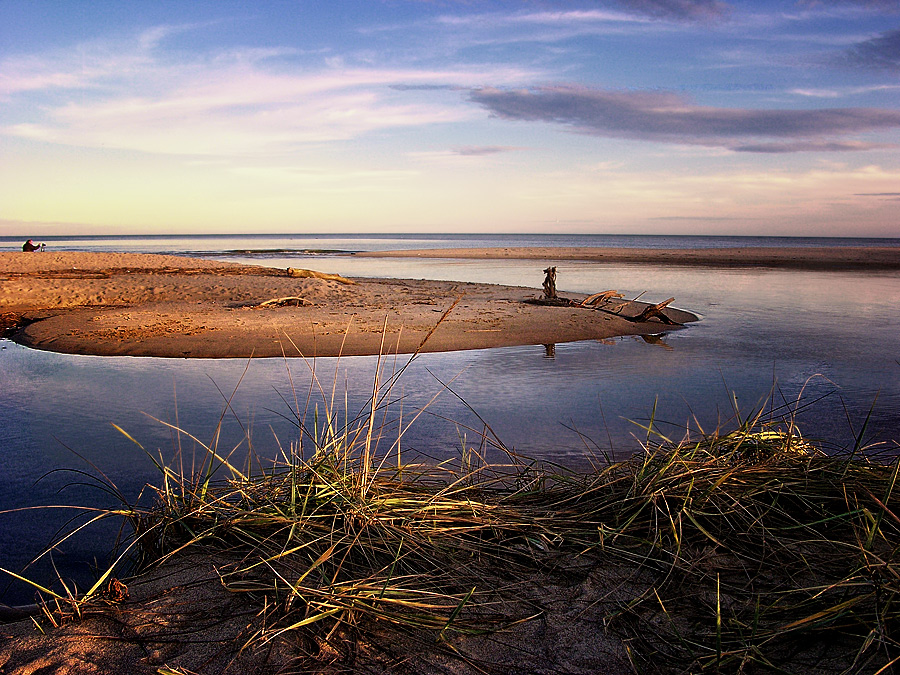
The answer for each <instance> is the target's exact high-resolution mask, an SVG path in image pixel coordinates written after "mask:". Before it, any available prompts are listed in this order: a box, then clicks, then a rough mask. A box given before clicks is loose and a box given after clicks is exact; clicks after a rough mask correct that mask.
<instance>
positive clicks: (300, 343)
mask: <svg viewBox="0 0 900 675" xmlns="http://www.w3.org/2000/svg"><path fill="white" fill-rule="evenodd" d="M320 276H323V277H325V278H316V276H313V277H312V278H297V277H296V276H291V275H290V274H289V273H288V271H287V270H284V269H276V268H271V267H260V266H256V265H244V264H238V263H226V262H219V261H215V260H209V259H195V258H189V257H182V256H163V255H155V254H137V253H78V252H63V253H51V252H44V253H0V314H2V315H5V316H7V317H13V319H11V320H10V319H7V323H9V322H10V321H14V322H15V323H16V326H15V328H14V330H13V331H12V333H11V335H9V337H11V339H13V340H14V341H15V342H17V343H19V344H22V345H25V346H28V347H33V348H36V349H44V350H49V351H56V352H63V353H71V354H94V355H103V356H123V355H129V356H161V357H178V358H184V357H190V358H249V357H251V356H253V357H282V356H306V357H316V356H322V357H326V356H339V355H347V356H354V355H376V354H379V353H413V352H416V351H424V352H438V351H457V350H465V349H483V348H491V347H506V346H515V345H537V344H545V345H548V344H556V343H563V342H574V341H580V340H600V339H606V338H611V337H617V336H622V335H650V334H656V333H659V332H662V331H668V330H672V329H673V326H669V325H666V324H664V323H662V322H660V321H659V320H657V319H652V320H649V321H644V322H640V323H635V322H632V321H630V320H629V318H628V317H635V316H637V315H639V314H640V313H641V312H642V311H643V309H644V308H646V307H647V306H648V303H646V302H625V301H623V300H622V299H610V300H609V301H607V302H605V303H601V304H600V305H598V306H597V307H596V308H582V307H572V306H566V307H555V306H554V307H550V306H541V305H536V304H530V303H529V302H528V301H529V300H534V299H535V298H538V297H540V296H541V295H542V291H541V290H540V289H538V288H526V287H520V286H499V285H490V284H473V283H461V282H447V281H428V280H410V279H353V280H343V281H340V280H338V279H335V278H333V276H334V275H327V274H324V275H320ZM540 276H541V275H540V272H539V271H538V272H537V273H536V281H540ZM344 282H349V283H344ZM597 290H598V291H605V290H607V289H597ZM674 293H676V294H677V289H674ZM563 297H566V298H569V299H571V300H573V301H580V300H582V299H584V298H585V297H586V295H585V294H575V293H565V294H563ZM277 300H290V302H289V303H287V304H286V305H284V306H281V305H279V304H277V303H276V304H270V303H272V302H273V301H277ZM659 300H663V298H654V299H653V301H654V302H656V301H659ZM282 304H283V303H282ZM665 313H666V315H667V316H668V317H669V318H670V319H672V320H674V321H676V322H678V323H679V324H685V323H688V322H692V321H696V320H697V317H696V316H695V315H694V314H691V313H690V312H687V311H683V310H678V309H674V308H671V307H669V308H666V310H665Z"/></svg>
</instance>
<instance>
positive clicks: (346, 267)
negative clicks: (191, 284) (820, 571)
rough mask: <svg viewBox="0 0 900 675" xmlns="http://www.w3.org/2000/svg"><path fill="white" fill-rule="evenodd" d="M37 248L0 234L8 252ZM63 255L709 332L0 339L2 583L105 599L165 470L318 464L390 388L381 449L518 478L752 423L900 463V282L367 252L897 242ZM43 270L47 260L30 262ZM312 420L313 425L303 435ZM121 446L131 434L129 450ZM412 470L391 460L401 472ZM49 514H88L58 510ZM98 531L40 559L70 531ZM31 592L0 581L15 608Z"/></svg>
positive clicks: (165, 248) (570, 240)
mask: <svg viewBox="0 0 900 675" xmlns="http://www.w3.org/2000/svg"><path fill="white" fill-rule="evenodd" d="M22 241H23V239H21V238H18V237H17V238H11V237H0V251H3V250H20V249H21V245H22ZM36 241H39V242H41V241H42V242H44V243H46V245H47V248H48V250H50V251H127V252H140V253H167V254H176V255H191V256H202V257H208V258H214V259H220V260H228V261H237V262H244V263H252V264H259V265H266V266H273V267H288V266H290V267H305V268H309V269H315V270H319V271H323V272H332V273H339V274H342V275H344V276H359V277H382V278H386V277H392V278H408V279H439V280H455V281H463V282H477V283H498V284H510V285H521V286H528V287H533V288H535V289H538V288H540V286H541V282H542V281H543V272H542V269H543V268H544V267H546V266H547V264H548V263H552V264H555V265H557V267H558V272H557V287H558V288H559V290H560V292H561V293H563V294H565V293H566V292H571V293H593V292H597V291H603V290H607V289H616V290H618V291H620V292H621V293H623V294H624V295H625V296H626V297H629V298H632V297H638V296H640V298H641V299H643V300H648V301H654V302H658V301H661V300H664V299H667V298H669V297H673V296H674V297H675V302H674V303H673V305H674V306H677V307H680V308H683V309H686V310H689V311H692V312H694V313H695V314H697V315H698V316H699V317H700V321H698V322H696V323H692V324H689V325H688V326H687V327H685V328H682V329H669V328H668V327H663V326H661V327H660V332H659V333H658V334H656V335H652V336H645V337H632V336H627V337H620V338H614V339H607V340H599V341H585V342H572V343H564V344H556V345H525V346H520V347H506V348H500V349H485V350H470V351H459V352H448V353H441V354H421V355H418V356H416V357H415V358H414V359H410V357H409V356H408V355H389V354H386V355H383V356H381V357H379V356H371V357H343V358H340V359H338V358H318V359H316V360H315V361H311V360H307V359H304V358H300V357H297V358H288V359H282V358H277V359H250V360H248V359H214V360H213V359H209V360H206V359H162V358H143V357H96V356H73V355H66V354H56V353H53V352H44V351H38V350H33V349H29V348H26V347H22V346H20V345H17V344H15V343H13V342H11V341H9V340H2V341H0V428H2V430H3V433H2V434H0V568H4V569H6V570H10V571H13V572H15V573H20V574H24V575H25V576H29V577H31V578H36V579H39V580H40V581H41V582H42V583H45V584H53V583H56V587H57V588H59V583H58V582H54V579H55V578H56V575H57V574H59V576H60V577H62V578H64V579H66V580H67V581H68V582H69V583H70V584H74V585H75V586H76V587H77V588H80V589H82V590H83V589H84V588H86V587H87V586H89V585H90V583H91V580H92V578H93V576H94V575H96V574H97V570H101V569H104V567H105V565H107V564H108V563H109V559H110V555H111V551H112V550H113V549H114V544H115V539H116V535H117V532H118V527H119V525H120V523H118V522H112V521H102V522H100V523H93V524H86V523H87V521H89V520H90V519H91V518H92V517H93V516H94V515H96V514H97V513H99V512H100V511H95V510H92V509H96V510H103V509H108V508H111V507H115V506H118V505H119V504H121V503H127V504H138V503H140V504H146V503H149V500H151V499H152V489H151V488H150V487H148V486H152V485H157V484H159V481H160V473H159V469H158V467H157V465H158V464H159V463H169V462H172V461H175V458H176V457H178V458H180V459H179V460H178V461H179V465H178V468H179V469H183V470H185V471H190V469H191V462H192V461H196V460H197V458H199V457H200V456H201V455H202V453H203V446H204V445H209V444H211V443H213V442H215V443H217V444H218V446H217V448H218V450H219V452H220V453H222V454H228V455H230V456H231V457H232V458H233V459H234V461H236V462H239V463H240V462H246V461H247V460H248V458H253V461H255V462H264V461H268V460H272V459H277V458H278V457H279V456H280V455H281V454H282V453H286V452H288V451H289V449H290V448H291V447H292V445H293V446H294V447H300V448H301V450H302V451H303V452H308V451H309V449H310V447H311V441H310V437H309V436H307V435H305V434H306V431H305V430H309V428H310V426H309V425H310V423H311V422H312V421H313V420H316V419H318V420H322V419H324V417H325V415H327V414H333V415H334V416H335V418H336V419H338V420H339V421H343V420H346V419H353V418H355V417H356V416H358V415H360V414H365V412H366V410H367V406H368V403H369V401H370V397H371V393H372V389H373V384H374V382H375V381H376V379H378V381H380V382H382V383H383V384H384V386H383V387H382V393H383V396H384V400H383V401H380V403H384V404H385V405H384V406H383V407H379V424H380V425H381V426H382V431H383V433H382V434H381V437H382V442H383V448H384V450H385V451H386V452H387V451H388V449H390V452H396V451H397V449H398V448H399V451H400V453H401V456H402V457H403V459H404V461H405V460H407V459H409V460H413V459H416V460H420V459H425V460H427V461H444V460H448V459H449V460H454V459H456V458H459V457H460V456H461V455H462V453H463V449H464V448H465V449H466V451H467V453H469V454H471V451H474V452H475V453H476V454H477V455H480V456H482V457H484V458H485V459H486V460H488V461H504V460H505V458H506V457H507V451H512V452H514V453H515V454H516V455H517V456H518V457H520V458H522V461H534V462H539V463H545V464H554V465H559V466H562V467H565V468H567V469H570V470H573V471H590V470H591V469H592V467H594V466H597V465H598V464H599V463H602V462H604V461H607V460H608V459H619V458H623V457H626V456H628V455H631V454H633V453H636V452H642V451H643V449H644V448H645V447H646V446H647V445H648V444H653V443H658V442H663V441H665V440H666V439H669V440H673V441H675V440H678V439H680V438H682V437H684V436H685V434H688V433H691V434H697V433H710V432H712V431H714V430H716V429H719V430H728V429H731V428H734V427H735V426H736V425H738V424H740V423H741V421H742V420H745V419H747V418H749V417H753V416H755V415H762V416H763V417H764V418H766V419H782V420H786V423H792V424H793V425H794V426H795V428H796V430H798V431H799V433H801V434H802V435H803V436H804V437H806V438H809V439H812V440H815V441H817V442H818V443H819V444H820V445H821V446H822V447H823V448H824V449H825V450H826V451H828V452H848V451H853V452H856V453H857V454H859V455H868V456H870V457H872V458H873V459H877V458H879V457H883V456H890V455H893V454H896V453H897V451H898V450H900V445H898V443H900V312H898V311H897V309H898V305H900V274H898V273H897V272H896V271H865V272H861V271H846V270H836V271H821V270H814V271H810V270H789V269H775V268H767V267H735V268H728V269H716V268H710V267H696V268H695V267H677V266H667V265H655V264H654V265H643V264H641V265H639V264H622V263H595V262H579V261H554V260H552V258H549V259H547V260H527V261H519V260H460V259H453V258H447V257H437V258H429V259H423V258H410V259H403V258H390V259H383V258H366V257H359V256H357V255H355V254H356V253H359V252H365V251H378V250H396V249H419V248H433V249H443V248H459V247H478V248H481V247H495V246H499V247H517V246H566V247H570V246H572V247H594V246H602V247H629V248H718V247H743V248H747V247H763V246H765V247H768V246H777V247H818V246H863V247H866V246H900V239H859V238H840V239H838V238H815V237H806V238H787V237H724V236H711V237H701V236H647V235H640V236H638V235H635V236H625V235H575V234H572V235H563V234H560V235H537V234H535V235H528V234H521V235H474V234H447V235H439V234H402V235H401V234H375V235H373V234H360V235H346V234H342V235H324V234H323V235H314V234H298V235H285V234H272V235H202V236H198V235H185V236H178V235H152V236H151V235H136V236H80V237H75V236H71V237H66V236H59V237H46V238H43V239H40V240H36ZM32 255H40V254H32ZM304 425H305V426H304ZM123 432H124V433H123ZM394 461H396V459H395V460H394ZM55 506H76V507H81V509H80V510H73V509H70V508H52V507H55ZM82 525H84V528H83V529H82V530H80V531H78V532H77V533H76V534H75V535H73V536H71V537H70V538H69V539H67V540H66V541H64V542H62V543H56V545H55V546H54V547H53V549H52V551H51V552H50V553H47V554H45V555H44V556H43V557H41V558H40V560H39V561H38V562H36V563H33V562H32V561H33V560H34V559H35V558H36V557H38V556H39V554H40V553H41V552H42V551H44V550H45V549H46V548H47V547H48V546H49V545H51V544H52V543H53V542H54V541H56V540H58V538H59V537H60V534H61V533H65V532H70V531H72V530H73V529H74V528H76V527H81V526H82ZM33 599H34V589H33V587H29V586H28V585H26V584H24V583H22V582H19V581H16V580H15V579H14V578H13V577H12V576H9V575H4V573H2V572H0V602H4V603H7V604H21V603H25V602H32V601H33Z"/></svg>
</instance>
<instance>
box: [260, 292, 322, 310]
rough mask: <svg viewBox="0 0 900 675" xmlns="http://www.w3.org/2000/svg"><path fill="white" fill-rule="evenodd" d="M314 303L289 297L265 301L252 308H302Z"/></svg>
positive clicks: (296, 297)
mask: <svg viewBox="0 0 900 675" xmlns="http://www.w3.org/2000/svg"><path fill="white" fill-rule="evenodd" d="M312 304H314V303H312V302H310V301H309V300H305V299H303V298H301V297H299V296H296V295H289V296H287V297H286V298H272V299H271V300H266V301H265V302H261V303H259V304H258V305H253V306H254V307H304V306H306V305H312Z"/></svg>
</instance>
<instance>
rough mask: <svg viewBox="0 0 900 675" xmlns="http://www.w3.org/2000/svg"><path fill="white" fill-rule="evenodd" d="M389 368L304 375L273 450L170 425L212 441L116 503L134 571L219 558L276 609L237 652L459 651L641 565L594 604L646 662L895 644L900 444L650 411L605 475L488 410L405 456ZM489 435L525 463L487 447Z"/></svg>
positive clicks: (801, 665)
mask: <svg viewBox="0 0 900 675" xmlns="http://www.w3.org/2000/svg"><path fill="white" fill-rule="evenodd" d="M384 363H386V360H379V368H378V375H377V376H376V377H375V382H374V386H373V389H372V396H371V399H370V401H369V403H368V405H367V407H366V408H365V409H364V410H362V411H359V412H357V413H354V414H351V413H349V412H348V411H347V410H346V407H345V408H344V410H343V411H342V412H341V413H338V411H337V408H338V407H339V406H337V405H336V398H337V397H336V396H335V390H336V384H335V383H334V382H333V383H332V384H331V386H330V388H326V387H322V386H320V385H319V384H318V379H317V377H316V376H315V371H314V366H311V368H313V377H312V379H311V381H312V383H313V384H311V385H310V387H309V390H308V391H307V392H305V394H304V396H302V397H301V396H298V395H297V393H296V390H294V393H293V400H292V401H287V403H288V404H289V405H290V408H291V410H292V412H291V415H292V416H293V419H294V420H295V421H296V425H297V428H298V432H299V433H298V440H297V441H296V442H295V443H294V444H292V445H291V446H289V447H287V448H284V449H283V450H282V453H281V456H280V458H279V460H278V461H275V462H272V463H270V464H268V465H264V464H263V462H261V461H259V460H258V459H257V460H252V459H248V460H246V461H244V462H242V463H241V465H240V466H237V465H235V464H234V463H233V462H232V459H231V455H230V453H228V452H224V451H221V450H220V448H219V447H218V445H217V442H216V439H217V438H218V435H217V434H215V435H214V438H213V441H212V442H209V443H201V442H200V441H199V439H196V438H193V437H190V435H189V434H187V432H185V431H183V430H181V429H177V428H175V431H176V432H177V436H178V438H179V439H181V438H182V437H190V438H191V439H192V440H193V441H194V442H196V443H198V444H200V445H201V446H202V448H203V450H204V458H203V459H202V461H201V463H200V464H199V466H197V465H194V466H193V468H192V469H191V470H185V468H184V462H183V461H182V460H181V458H180V457H179V456H178V455H176V458H175V459H174V460H172V461H169V462H165V461H164V460H163V458H162V456H161V455H159V456H155V461H156V463H157V466H158V468H159V471H160V480H159V482H158V484H157V485H156V486H155V487H154V488H153V492H154V499H153V503H152V504H151V505H149V506H146V507H141V508H138V507H134V506H129V505H127V504H123V506H122V508H121V509H117V510H115V511H114V512H110V514H111V515H117V516H124V517H125V518H126V519H127V521H128V522H129V523H130V525H131V528H132V531H133V536H132V538H131V541H130V543H129V545H128V547H127V552H126V553H127V555H126V554H123V555H122V557H120V560H122V561H124V560H125V559H126V558H127V559H128V560H130V561H131V562H132V563H133V564H134V566H135V567H134V569H133V570H132V573H134V574H140V573H142V572H143V571H145V570H148V569H152V568H157V567H159V566H160V565H163V564H165V563H166V562H167V561H171V560H177V559H178V557H179V556H182V555H184V554H186V553H188V552H191V553H202V554H203V555H207V556H211V557H213V558H215V559H216V560H217V561H220V564H219V567H218V569H219V580H220V583H221V584H222V585H223V586H224V587H225V588H226V589H227V590H228V591H230V592H232V593H233V594H237V595H241V596H244V597H245V598H247V599H248V601H249V602H250V603H251V604H252V605H253V606H254V607H256V608H257V611H258V614H257V620H256V621H255V622H254V624H253V629H252V630H251V631H250V632H249V633H247V634H244V635H242V636H241V637H240V640H241V647H242V649H257V648H260V647H263V646H265V645H269V644H271V643H273V642H276V641H278V640H279V639H282V638H285V637H286V636H291V637H293V638H294V639H296V640H299V641H300V642H301V643H303V644H306V645H308V651H309V653H310V654H313V655H314V654H315V653H316V650H317V649H321V648H322V646H323V645H328V644H331V645H334V644H338V643H340V644H344V645H346V644H348V643H351V642H353V641H360V640H371V639H375V638H373V636H375V635H383V634H384V631H385V630H395V631H400V632H402V633H404V634H415V635H417V636H419V638H420V639H421V637H422V636H423V635H424V636H427V641H430V644H431V645H433V648H434V649H441V650H446V652H447V653H448V654H451V655H453V654H457V655H460V654H461V651H460V649H459V648H458V645H459V641H460V640H465V639H466V637H467V636H478V635H485V634H493V633H500V634H503V633H510V632H511V631H514V630H515V627H516V626H519V625H521V624H522V623H523V622H528V621H532V620H541V618H542V616H544V608H543V606H542V603H541V602H540V598H539V597H537V596H535V595H534V593H535V591H534V588H535V587H537V588H538V589H539V588H540V587H541V586H542V585H543V586H544V587H545V588H550V587H551V586H553V585H554V584H563V585H564V584H565V583H566V580H570V579H572V578H573V577H577V578H584V577H585V576H588V575H592V576H593V577H594V578H596V579H597V580H598V581H599V583H600V584H601V585H602V584H603V582H604V579H609V580H610V581H609V583H610V584H611V585H612V584H613V583H614V582H613V581H612V580H613V578H615V579H619V580H621V579H622V578H623V577H624V578H627V580H628V581H627V584H622V583H621V581H618V582H615V583H618V585H619V586H618V587H619V590H621V589H622V588H627V591H628V592H627V593H625V594H624V595H623V593H621V592H618V593H609V594H606V595H603V594H601V595H600V596H598V597H597V598H596V599H594V600H590V599H589V601H590V602H593V603H594V604H596V605H598V606H601V607H602V626H598V627H597V630H598V631H600V632H603V633H604V634H606V635H611V636H614V637H615V638H616V639H617V640H619V641H620V643H621V644H622V646H623V650H624V653H625V654H626V655H627V658H628V659H629V660H630V662H631V665H632V667H633V669H634V670H635V672H639V673H643V672H717V673H718V672H748V673H750V672H789V673H793V672H798V673H799V672H804V673H806V672H835V673H838V672H844V673H883V672H891V668H892V667H893V666H894V665H895V664H896V663H897V662H898V661H900V559H898V546H900V536H898V535H900V515H898V511H900V508H898V505H897V504H898V497H897V495H896V492H897V480H898V472H900V462H898V459H897V454H898V453H897V450H898V449H900V446H898V444H897V443H896V442H892V443H887V444H880V445H868V446H865V445H863V443H862V441H860V442H859V443H857V444H856V446H855V447H852V448H848V449H846V450H845V451H843V452H834V451H829V453H825V452H823V451H822V450H821V449H820V447H819V446H818V445H817V444H816V443H813V442H811V441H809V440H807V439H806V438H804V437H803V436H801V434H800V432H799V430H798V429H797V428H796V427H795V425H794V424H793V423H792V421H791V419H790V416H787V418H783V417H777V416H772V415H765V416H764V415H763V414H762V413H761V412H757V413H755V414H753V415H750V416H749V417H748V418H743V417H740V416H738V417H737V418H736V419H735V421H734V423H733V424H732V425H731V428H726V427H723V428H722V429H720V430H717V431H715V432H712V433H696V434H685V435H684V437H682V438H680V439H677V440H673V439H670V438H668V437H665V436H663V435H661V434H660V433H658V432H657V430H656V427H655V426H654V424H653V423H652V422H651V423H650V424H649V425H647V427H646V432H647V441H646V443H645V444H644V446H643V447H642V448H641V449H640V451H638V452H636V453H635V454H634V455H632V456H631V457H629V458H627V459H624V460H622V461H611V460H609V459H608V458H605V457H597V458H593V464H594V468H593V470H591V471H588V472H575V471H571V470H568V469H566V468H564V467H559V466H555V465H553V464H549V463H540V462H537V461H532V460H528V459H527V458H522V457H519V456H517V455H516V454H515V453H514V452H512V451H509V450H506V449H505V448H503V446H502V443H500V442H499V441H498V440H497V439H496V438H494V437H493V436H491V434H490V431H489V429H487V428H486V429H485V430H483V431H482V432H481V434H480V441H479V442H478V443H476V444H475V445H474V446H472V445H471V444H468V443H466V442H465V441H462V442H461V447H460V454H459V456H457V457H455V458H453V459H451V460H448V461H444V462H410V461H406V460H404V458H403V456H402V455H401V451H400V441H401V439H402V436H403V432H402V429H403V428H405V427H404V425H403V424H399V425H396V424H393V422H391V423H390V424H389V416H390V414H391V412H390V411H391V410H392V409H393V408H392V405H393V404H394V403H396V401H395V400H394V399H392V391H393V389H394V387H395V385H396V383H397V381H398V378H399V376H400V375H401V374H402V371H403V367H401V368H399V369H398V370H397V371H396V372H394V373H392V374H391V375H390V376H388V377H383V376H382V372H383V371H382V366H383V365H384ZM314 400H315V402H314ZM416 414H421V411H419V412H418V413H416ZM413 417H415V414H414V415H413ZM410 423H412V420H410ZM398 426H399V428H400V429H401V431H399V432H396V433H394V434H393V436H389V435H388V434H387V433H385V431H384V430H385V429H386V428H388V427H390V428H392V429H395V430H396V428H397V427H398ZM173 428H174V427H173ZM123 433H124V432H123ZM126 435H127V434H126ZM860 438H862V434H860ZM132 440H134V439H132ZM135 442H137V441H135ZM179 445H180V440H179ZM487 446H490V447H491V449H492V450H497V449H500V450H502V451H504V452H506V456H507V458H508V461H507V462H504V463H497V462H490V463H489V462H487V461H485V459H484V457H485V454H486V453H485V448H486V447H487ZM548 454H550V453H548ZM116 575H119V576H121V570H119V569H114V568H113V567H111V568H109V569H108V570H106V572H105V573H104V574H102V575H101V576H100V578H99V579H98V581H97V583H96V584H95V585H94V586H93V587H92V588H91V589H90V590H89V591H88V592H87V593H85V594H81V595H78V594H76V593H73V592H65V593H57V592H54V591H51V590H49V589H48V588H45V587H44V586H37V585H36V586H37V587H38V588H39V590H40V591H41V592H42V593H43V594H45V597H46V598H47V599H50V600H52V601H53V605H52V606H47V607H46V608H45V616H46V617H48V618H49V619H50V620H51V621H53V622H56V621H58V620H57V619H53V617H54V616H57V617H58V616H59V615H60V613H63V614H67V615H68V616H69V617H72V616H77V615H80V614H81V613H82V612H83V611H84V609H85V608H90V607H92V606H96V605H97V604H98V603H99V604H101V605H102V604H108V603H109V602H110V597H109V584H110V580H111V579H113V578H114V577H115V576H116ZM536 580H537V582H536ZM526 582H527V584H528V585H529V586H528V587H529V588H530V589H531V590H526V588H525V585H526ZM548 592H549V591H548ZM537 593H538V595H539V593H540V591H539V590H538V591H537ZM336 636H340V637H341V639H340V640H336ZM236 639H237V638H236ZM461 658H463V657H462V656H461ZM476 670H477V669H476Z"/></svg>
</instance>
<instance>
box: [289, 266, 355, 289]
mask: <svg viewBox="0 0 900 675" xmlns="http://www.w3.org/2000/svg"><path fill="white" fill-rule="evenodd" d="M287 273H288V276H289V277H296V278H298V279H324V280H325V281H337V282H338V283H341V284H349V285H352V284H355V283H356V282H355V281H353V280H352V279H347V278H346V277H342V276H341V275H340V274H328V273H327V272H316V271H315V270H303V269H297V268H294V267H288V268H287Z"/></svg>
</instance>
